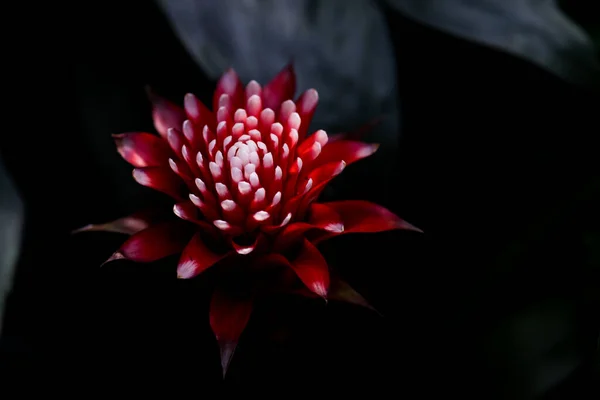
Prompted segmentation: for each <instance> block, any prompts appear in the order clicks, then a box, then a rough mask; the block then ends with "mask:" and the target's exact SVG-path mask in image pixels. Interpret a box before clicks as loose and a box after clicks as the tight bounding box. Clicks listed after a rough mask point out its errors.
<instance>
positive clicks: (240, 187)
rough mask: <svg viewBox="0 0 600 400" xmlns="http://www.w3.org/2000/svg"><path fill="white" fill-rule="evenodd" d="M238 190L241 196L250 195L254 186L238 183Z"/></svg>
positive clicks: (244, 182) (243, 182)
mask: <svg viewBox="0 0 600 400" xmlns="http://www.w3.org/2000/svg"><path fill="white" fill-rule="evenodd" d="M238 190H239V191H240V193H241V194H248V193H250V192H251V191H252V186H250V184H249V183H248V182H246V181H242V182H240V183H238Z"/></svg>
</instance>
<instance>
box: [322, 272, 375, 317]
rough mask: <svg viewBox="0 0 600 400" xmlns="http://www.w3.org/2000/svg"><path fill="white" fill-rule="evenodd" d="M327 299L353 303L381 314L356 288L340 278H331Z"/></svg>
mask: <svg viewBox="0 0 600 400" xmlns="http://www.w3.org/2000/svg"><path fill="white" fill-rule="evenodd" d="M329 300H334V301H342V302H344V303H350V304H355V305H357V306H361V307H365V308H368V309H369V310H372V311H375V312H376V313H377V314H379V315H381V314H380V313H379V311H377V310H376V309H375V308H373V306H371V305H370V304H369V302H368V301H367V300H366V299H365V298H364V297H363V296H361V295H360V293H358V292H357V291H356V290H354V289H353V288H352V286H350V285H349V284H348V282H346V281H343V280H341V279H332V281H331V287H330V288H329Z"/></svg>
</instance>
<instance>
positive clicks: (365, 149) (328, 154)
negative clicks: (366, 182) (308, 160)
mask: <svg viewBox="0 0 600 400" xmlns="http://www.w3.org/2000/svg"><path fill="white" fill-rule="evenodd" d="M378 148H379V145H378V144H370V143H363V142H357V141H354V140H336V141H334V142H328V143H327V144H326V145H325V147H323V150H322V151H321V154H319V156H318V157H317V159H316V160H315V161H314V162H313V163H312V164H311V167H312V168H316V167H318V166H321V165H325V164H327V163H331V162H334V161H342V160H343V161H345V162H346V165H350V164H352V163H353V162H356V161H358V160H361V159H363V158H366V157H369V156H370V155H372V154H373V153H375V152H376V151H377V149H378Z"/></svg>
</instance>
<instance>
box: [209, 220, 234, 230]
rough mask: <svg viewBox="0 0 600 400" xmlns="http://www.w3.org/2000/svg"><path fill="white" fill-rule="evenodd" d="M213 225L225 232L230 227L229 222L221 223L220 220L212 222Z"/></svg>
mask: <svg viewBox="0 0 600 400" xmlns="http://www.w3.org/2000/svg"><path fill="white" fill-rule="evenodd" d="M213 224H214V225H215V226H216V227H217V228H219V229H220V230H222V231H226V230H228V229H229V228H231V225H229V222H227V221H223V220H222V219H216V220H214V222H213Z"/></svg>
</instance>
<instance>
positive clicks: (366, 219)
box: [313, 200, 422, 243]
mask: <svg viewBox="0 0 600 400" xmlns="http://www.w3.org/2000/svg"><path fill="white" fill-rule="evenodd" d="M322 205H324V206H327V207H330V208H331V209H333V210H335V211H336V212H337V213H338V214H339V215H340V217H341V220H342V221H344V231H343V232H340V233H330V234H327V235H324V236H322V237H319V238H318V239H316V240H313V243H318V242H321V241H323V240H325V239H327V238H329V237H331V236H336V235H341V234H345V233H376V232H384V231H390V230H394V229H403V230H410V231H416V232H422V231H421V230H420V229H419V228H416V227H414V226H413V225H411V224H409V223H408V222H406V221H404V220H403V219H402V218H400V217H398V216H397V215H396V214H394V213H393V212H391V211H389V210H388V209H386V208H385V207H381V206H379V205H377V204H375V203H371V202H369V201H364V200H346V201H332V202H329V203H323V204H322Z"/></svg>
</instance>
